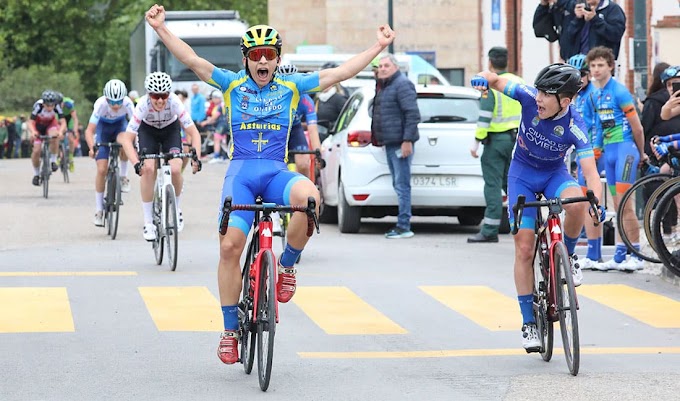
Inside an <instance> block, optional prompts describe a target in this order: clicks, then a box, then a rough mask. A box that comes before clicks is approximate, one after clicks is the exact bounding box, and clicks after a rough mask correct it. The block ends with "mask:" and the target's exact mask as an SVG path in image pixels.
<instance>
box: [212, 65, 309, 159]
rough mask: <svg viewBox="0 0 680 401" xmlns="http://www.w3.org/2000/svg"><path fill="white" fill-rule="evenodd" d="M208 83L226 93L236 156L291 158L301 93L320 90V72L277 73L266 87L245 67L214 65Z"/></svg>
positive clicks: (228, 116) (247, 157) (238, 157)
mask: <svg viewBox="0 0 680 401" xmlns="http://www.w3.org/2000/svg"><path fill="white" fill-rule="evenodd" d="M208 84H210V85H211V86H214V87H215V88H217V89H219V90H221V91H222V93H224V102H225V103H224V111H225V116H226V118H227V125H228V127H229V130H230V132H231V137H232V138H233V144H232V146H233V148H232V156H231V158H232V159H234V160H247V159H269V160H276V161H286V162H287V154H288V149H287V144H288V136H289V134H290V129H291V127H292V125H293V120H294V116H295V114H296V112H297V109H298V103H299V101H300V98H301V95H302V94H303V93H308V92H318V91H319V73H318V72H314V73H311V74H292V75H286V76H278V75H277V76H275V77H274V79H273V80H272V81H271V82H270V83H268V84H267V85H265V86H264V87H263V88H260V87H259V86H257V84H256V83H255V82H254V81H253V80H252V79H250V77H249V76H248V75H247V74H246V72H245V70H241V71H239V72H237V73H235V72H232V71H228V70H223V69H220V68H214V69H213V73H212V76H211V78H210V80H209V81H208Z"/></svg>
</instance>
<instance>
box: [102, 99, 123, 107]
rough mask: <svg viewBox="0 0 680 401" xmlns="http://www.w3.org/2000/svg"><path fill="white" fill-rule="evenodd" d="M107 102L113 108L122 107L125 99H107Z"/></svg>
mask: <svg viewBox="0 0 680 401" xmlns="http://www.w3.org/2000/svg"><path fill="white" fill-rule="evenodd" d="M106 101H107V102H108V104H110V105H111V106H120V105H121V104H123V99H120V100H110V99H106Z"/></svg>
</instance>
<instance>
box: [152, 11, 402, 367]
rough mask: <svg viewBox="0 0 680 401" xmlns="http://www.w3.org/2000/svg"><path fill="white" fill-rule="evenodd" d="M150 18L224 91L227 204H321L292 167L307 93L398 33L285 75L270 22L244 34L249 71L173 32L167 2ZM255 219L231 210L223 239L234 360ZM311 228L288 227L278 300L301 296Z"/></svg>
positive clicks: (302, 223) (222, 283)
mask: <svg viewBox="0 0 680 401" xmlns="http://www.w3.org/2000/svg"><path fill="white" fill-rule="evenodd" d="M146 21H147V22H148V23H149V25H151V27H152V28H153V29H154V30H155V31H156V33H157V34H158V37H159V38H160V39H161V40H162V41H163V43H164V44H165V46H166V47H167V48H168V50H170V52H171V53H172V54H173V55H174V56H175V57H176V58H177V59H178V60H179V61H180V62H182V63H183V64H185V65H186V66H188V67H189V68H191V70H193V71H194V73H196V75H197V76H198V77H199V78H200V79H202V80H203V81H205V82H207V83H208V84H210V85H212V86H214V87H215V88H217V89H219V90H221V91H222V92H223V93H224V100H225V108H224V110H225V114H226V116H227V121H228V129H229V132H230V134H231V138H232V145H231V155H230V157H231V159H232V160H231V162H230V163H229V168H228V170H227V173H226V176H225V179H224V184H223V187H222V201H223V200H224V198H225V197H226V196H231V197H232V199H233V201H234V203H237V204H239V203H252V202H253V201H254V200H255V197H256V196H257V195H261V196H262V197H263V198H264V199H265V200H267V201H269V202H275V203H278V204H296V205H303V204H306V202H307V198H308V197H309V196H314V197H315V198H316V199H317V205H318V204H319V192H318V190H317V189H316V187H315V186H314V184H313V183H312V182H311V181H310V180H309V179H307V178H306V177H303V176H302V175H300V174H297V173H294V172H291V171H289V170H288V168H287V166H286V161H287V150H288V149H287V143H288V137H289V135H290V130H291V127H292V122H293V115H294V114H295V112H296V111H297V108H298V102H299V100H300V96H301V95H302V94H303V93H309V92H318V91H320V90H323V89H324V88H327V87H328V86H331V85H333V84H335V83H337V82H340V81H343V80H346V79H349V78H351V77H353V76H355V75H356V74H358V73H359V72H360V71H361V70H363V69H364V67H366V66H367V65H368V63H370V62H371V60H372V59H373V58H374V57H376V56H377V55H378V54H380V52H381V51H383V50H384V49H385V48H386V47H387V46H388V45H389V44H390V43H392V41H393V40H394V38H395V36H396V34H395V32H394V31H392V29H391V28H390V27H389V26H388V25H382V26H380V27H379V28H378V31H377V39H378V40H377V42H376V43H375V44H374V45H373V46H371V47H370V48H368V49H366V50H364V51H363V52H361V53H359V54H358V55H356V56H354V57H352V58H351V59H349V60H348V61H346V62H345V63H344V64H342V65H341V66H339V67H337V68H329V69H325V70H322V71H318V72H313V73H310V74H293V75H288V76H279V75H277V74H276V68H277V66H278V64H279V63H280V62H281V47H282V41H281V37H280V35H279V33H278V32H277V31H276V29H274V28H272V27H270V26H267V25H256V26H253V27H250V28H249V29H248V30H247V31H246V33H245V34H244V35H243V37H242V38H241V51H242V53H243V64H244V67H245V69H244V70H241V71H239V72H232V71H228V70H223V69H220V68H215V66H214V65H213V64H212V63H210V62H209V61H207V60H205V59H203V58H201V57H199V56H198V55H196V53H195V52H194V50H193V49H192V48H191V47H190V46H189V45H187V44H186V43H185V42H184V41H182V40H181V39H179V38H178V37H177V36H175V35H174V34H173V33H172V32H170V30H169V29H168V28H167V27H166V26H165V24H164V21H165V9H164V8H163V6H159V5H157V4H156V5H153V6H152V7H151V8H150V9H149V10H148V11H147V13H146ZM221 204H222V202H220V205H221ZM317 213H318V210H317ZM253 218H254V213H253V212H245V211H234V212H232V213H231V214H230V218H229V227H230V229H229V230H227V233H226V234H225V235H223V236H220V261H219V265H218V273H217V282H218V286H219V293H220V303H221V305H222V313H223V316H224V329H225V330H224V332H223V333H222V335H221V338H220V344H219V346H218V349H217V354H218V357H219V358H220V360H221V361H222V362H224V363H227V364H233V363H235V362H236V361H238V316H237V303H238V299H239V294H240V292H241V287H242V286H241V271H240V267H239V259H240V256H241V253H242V252H243V248H244V246H245V243H246V238H247V234H248V232H249V231H250V226H251V224H252V222H253ZM306 230H307V221H306V216H304V215H303V214H301V213H294V215H293V217H292V218H291V221H290V225H289V229H288V244H287V245H286V248H285V250H284V252H283V254H282V255H281V258H280V260H279V276H278V279H277V283H276V284H277V298H278V300H279V302H288V301H289V300H290V299H291V297H292V296H293V294H294V293H295V287H296V279H295V269H294V267H293V265H294V263H295V261H296V260H297V258H298V256H299V255H300V253H301V252H302V249H303V248H304V246H305V244H306V243H307V240H308V238H307V236H306Z"/></svg>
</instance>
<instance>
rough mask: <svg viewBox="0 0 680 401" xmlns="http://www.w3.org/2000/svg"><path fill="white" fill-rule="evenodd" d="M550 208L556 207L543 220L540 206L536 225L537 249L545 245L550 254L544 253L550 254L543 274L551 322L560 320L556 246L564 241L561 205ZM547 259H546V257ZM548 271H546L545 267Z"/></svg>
mask: <svg viewBox="0 0 680 401" xmlns="http://www.w3.org/2000/svg"><path fill="white" fill-rule="evenodd" d="M549 208H550V209H551V208H555V210H550V209H549V212H548V218H547V219H546V220H545V221H543V218H542V215H541V209H540V208H538V209H537V211H536V226H537V236H536V247H537V248H536V251H538V249H539V247H540V249H541V251H543V247H544V246H545V247H546V249H545V251H546V252H547V253H548V255H545V254H543V255H542V257H544V258H545V256H548V264H547V266H546V265H545V263H544V266H543V269H544V271H543V275H544V277H546V278H547V280H548V291H547V295H548V320H550V321H551V322H556V321H558V320H559V316H558V314H557V313H556V312H557V296H556V293H557V286H556V285H555V283H556V280H557V278H556V277H555V252H554V248H555V246H556V244H557V243H558V242H562V240H563V239H562V220H561V219H560V216H559V213H560V211H559V210H556V209H557V208H559V209H561V208H562V207H561V205H550V206H549ZM546 232H547V233H546ZM544 260H545V259H544ZM546 267H547V268H548V271H545V268H546ZM576 309H578V301H577V304H576Z"/></svg>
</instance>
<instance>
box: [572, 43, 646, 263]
mask: <svg viewBox="0 0 680 401" xmlns="http://www.w3.org/2000/svg"><path fill="white" fill-rule="evenodd" d="M586 63H587V64H588V67H589V68H590V74H591V76H592V79H593V81H594V82H593V83H594V84H595V88H594V89H593V93H592V99H593V102H586V105H585V108H586V109H588V108H590V110H589V111H588V112H593V113H594V115H595V125H594V129H595V130H596V131H595V132H596V135H595V140H594V141H593V142H594V144H593V148H595V149H603V150H604V158H605V160H604V163H605V174H606V176H607V185H608V187H609V192H610V193H611V195H612V197H613V200H614V208H615V211H616V214H617V215H618V214H619V213H623V215H624V220H623V227H619V230H621V229H624V230H626V233H630V234H629V238H630V240H631V242H632V244H633V246H635V247H637V248H639V246H640V244H639V231H640V230H639V228H640V227H639V224H638V220H637V216H636V215H635V210H633V207H632V206H633V205H632V202H629V203H626V205H627V207H626V209H625V210H619V201H620V200H621V196H623V194H624V193H625V192H626V190H628V188H630V187H631V185H633V183H634V182H635V180H636V178H637V170H638V165H639V164H640V163H641V162H645V161H647V160H649V157H648V156H647V155H646V154H645V152H644V149H645V148H644V140H645V139H644V134H643V131H642V124H641V123H640V118H639V117H638V114H637V110H636V109H635V100H634V99H633V95H631V93H630V92H629V91H628V88H626V86H625V85H623V84H621V83H620V82H618V81H616V80H615V79H613V77H612V73H613V71H614V68H615V59H614V53H613V51H612V49H610V48H607V47H604V46H598V47H595V48H593V49H592V50H590V51H589V52H588V55H587V57H586ZM617 237H618V238H617V241H616V251H615V253H614V257H613V258H612V259H611V260H609V261H607V262H605V263H599V264H598V265H597V266H596V267H595V268H596V269H597V270H603V271H604V270H638V269H641V268H642V260H640V259H638V258H636V257H633V258H631V260H629V261H626V254H627V249H626V245H625V244H624V243H623V241H621V238H620V237H619V236H618V235H617Z"/></svg>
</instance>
